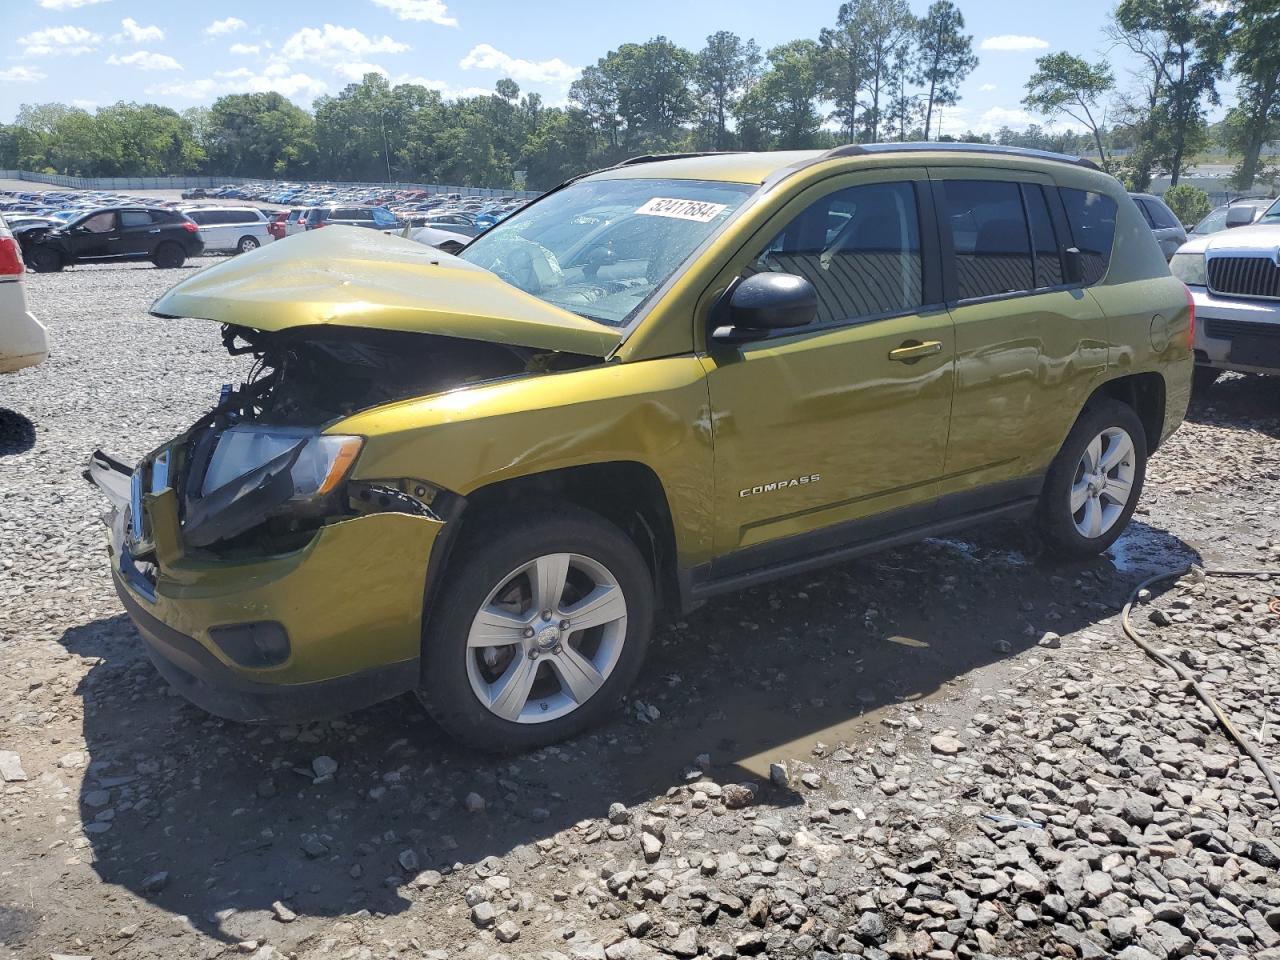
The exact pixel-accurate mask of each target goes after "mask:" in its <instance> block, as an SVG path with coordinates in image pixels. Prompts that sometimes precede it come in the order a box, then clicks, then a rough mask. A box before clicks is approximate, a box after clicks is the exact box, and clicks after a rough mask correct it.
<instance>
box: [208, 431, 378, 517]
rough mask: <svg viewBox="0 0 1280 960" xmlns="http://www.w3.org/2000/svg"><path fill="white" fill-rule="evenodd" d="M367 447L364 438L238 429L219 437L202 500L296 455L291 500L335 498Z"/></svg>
mask: <svg viewBox="0 0 1280 960" xmlns="http://www.w3.org/2000/svg"><path fill="white" fill-rule="evenodd" d="M362 446H364V439H363V438H362V437H348V436H335V435H330V434H319V433H316V432H315V431H314V430H303V429H291V428H288V427H268V426H261V425H257V424H238V425H237V426H234V427H231V428H229V429H228V430H225V431H224V432H223V433H222V435H221V436H219V437H218V443H217V446H216V447H215V448H214V450H213V455H212V456H211V457H210V458H209V467H208V469H207V470H206V471H205V475H204V481H203V483H202V484H201V495H202V496H208V495H209V494H210V493H212V492H213V491H214V490H217V489H219V488H220V487H223V486H225V485H227V484H228V483H231V482H233V481H235V480H237V479H239V478H240V477H243V476H245V475H246V474H249V473H251V472H253V471H254V470H257V469H258V468H260V467H262V466H264V465H266V464H268V463H270V462H271V461H273V460H276V459H277V458H279V457H281V456H283V455H284V454H287V453H293V452H294V451H296V452H297V458H296V459H294V460H293V464H292V466H291V467H290V468H289V474H290V476H291V477H292V479H293V495H292V496H291V497H290V499H291V500H295V501H298V500H303V501H305V500H315V499H319V498H321V497H324V496H327V495H328V494H329V493H331V492H332V491H333V490H334V489H335V488H336V487H337V486H338V484H339V483H341V482H342V480H343V478H344V477H346V475H347V473H349V472H350V470H351V466H352V464H354V463H355V460H356V457H357V456H358V455H359V453H360V448H361V447H362Z"/></svg>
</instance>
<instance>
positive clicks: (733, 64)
mask: <svg viewBox="0 0 1280 960" xmlns="http://www.w3.org/2000/svg"><path fill="white" fill-rule="evenodd" d="M754 49H755V41H754V40H748V41H746V42H745V43H744V42H743V40H742V38H740V37H739V36H738V35H737V34H736V33H732V32H731V31H729V30H720V31H718V32H716V33H713V34H712V35H711V36H709V37H707V45H706V46H705V47H703V48H702V49H701V50H700V51H699V52H698V56H697V60H696V61H695V62H694V70H693V79H694V84H695V86H696V88H697V92H698V97H699V100H700V102H701V105H702V110H703V114H704V116H705V118H706V120H705V122H706V125H707V126H709V127H710V131H711V135H710V137H709V138H708V139H709V141H710V143H711V145H712V147H713V148H714V149H716V150H724V149H726V148H727V147H728V146H729V145H730V143H731V138H730V135H729V124H728V121H729V117H730V116H731V115H732V113H733V107H734V105H735V104H736V103H737V102H738V98H739V97H740V96H741V95H742V92H743V90H744V89H745V88H746V87H747V71H748V58H749V57H750V55H751V53H752V51H753V50H754ZM756 55H757V56H758V51H756Z"/></svg>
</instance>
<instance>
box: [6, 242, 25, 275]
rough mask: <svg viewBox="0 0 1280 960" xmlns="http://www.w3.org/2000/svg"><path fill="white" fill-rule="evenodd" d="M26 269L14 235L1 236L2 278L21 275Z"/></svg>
mask: <svg viewBox="0 0 1280 960" xmlns="http://www.w3.org/2000/svg"><path fill="white" fill-rule="evenodd" d="M25 269H26V268H25V267H24V266H23V265H22V251H21V250H19V249H18V241H17V240H15V239H13V237H0V279H5V280H11V279H13V278H14V277H20V276H22V273H23V271H24V270H25Z"/></svg>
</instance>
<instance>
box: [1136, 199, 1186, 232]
mask: <svg viewBox="0 0 1280 960" xmlns="http://www.w3.org/2000/svg"><path fill="white" fill-rule="evenodd" d="M1143 206H1145V207H1146V208H1147V215H1148V216H1149V217H1151V225H1152V226H1153V227H1155V228H1157V229H1158V230H1174V229H1177V228H1178V227H1180V226H1182V224H1180V223H1179V222H1178V218H1177V217H1175V216H1174V215H1173V211H1172V210H1170V209H1169V208H1168V207H1166V206H1165V205H1164V204H1163V203H1161V202H1160V201H1159V200H1144V201H1143Z"/></svg>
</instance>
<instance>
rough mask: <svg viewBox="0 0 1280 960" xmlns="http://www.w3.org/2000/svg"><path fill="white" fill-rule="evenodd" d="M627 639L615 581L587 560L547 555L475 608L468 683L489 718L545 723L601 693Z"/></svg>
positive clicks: (620, 594) (469, 638) (623, 608)
mask: <svg viewBox="0 0 1280 960" xmlns="http://www.w3.org/2000/svg"><path fill="white" fill-rule="evenodd" d="M626 636H627V602H626V597H625V596H623V592H622V587H621V586H620V585H619V583H618V579H617V578H616V577H615V576H614V575H613V574H612V573H611V572H610V571H609V570H608V569H607V568H606V567H604V565H602V564H600V563H599V562H597V561H595V560H592V559H591V558H590V557H585V556H581V555H579V554H576V553H555V554H547V555H545V556H540V557H538V558H536V559H534V560H531V561H529V562H528V563H526V564H524V565H522V566H520V567H518V568H517V569H515V570H513V571H512V572H511V573H509V574H508V575H507V576H506V577H504V578H503V579H502V581H501V582H500V583H499V584H498V585H497V586H496V587H494V589H493V590H492V591H490V593H489V595H488V597H487V598H486V599H485V602H484V603H483V604H481V606H480V609H479V611H477V613H476V615H475V618H474V619H473V621H472V624H471V629H470V632H469V633H468V634H467V651H466V656H467V677H468V679H469V680H470V681H471V690H472V692H473V693H474V694H475V695H476V697H477V699H479V700H480V702H481V703H482V704H484V706H485V707H486V708H488V709H489V711H490V712H492V713H494V714H496V715H497V716H499V717H501V718H503V719H504V720H508V721H511V722H513V723H544V722H547V721H549V720H555V719H557V718H558V717H563V716H565V715H566V714H569V713H572V712H573V711H574V710H576V709H577V708H578V707H580V706H582V704H584V703H586V702H587V700H588V699H590V698H591V697H592V696H594V695H595V694H596V693H597V692H598V691H599V689H600V688H601V687H602V686H603V685H604V683H605V681H606V680H607V679H608V678H609V674H610V673H612V672H613V669H614V667H615V666H616V665H617V663H618V658H619V657H620V655H621V654H622V647H623V644H624V643H625V641H626Z"/></svg>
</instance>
